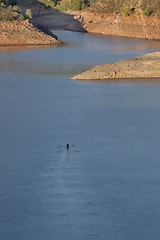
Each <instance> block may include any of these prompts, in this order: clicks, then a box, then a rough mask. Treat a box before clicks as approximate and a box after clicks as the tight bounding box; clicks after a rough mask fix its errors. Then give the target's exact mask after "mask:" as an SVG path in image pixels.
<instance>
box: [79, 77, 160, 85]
mask: <svg viewBox="0 0 160 240" xmlns="http://www.w3.org/2000/svg"><path fill="white" fill-rule="evenodd" d="M79 82H86V83H89V84H91V83H92V84H107V85H108V84H110V85H114V84H116V85H117V84H122V85H123V84H125V85H135V84H136V85H143V86H160V78H150V79H146V78H145V79H138V78H137V79H104V80H85V81H84V80H79Z"/></svg>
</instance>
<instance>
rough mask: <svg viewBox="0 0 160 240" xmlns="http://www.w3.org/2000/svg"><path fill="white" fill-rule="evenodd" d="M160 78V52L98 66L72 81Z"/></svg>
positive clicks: (73, 78)
mask: <svg viewBox="0 0 160 240" xmlns="http://www.w3.org/2000/svg"><path fill="white" fill-rule="evenodd" d="M147 78H160V52H155V53H149V54H146V55H143V56H140V57H135V58H131V59H126V60H123V61H119V62H115V63H108V64H104V65H98V66H95V67H93V68H92V69H91V70H88V71H85V72H83V73H81V74H78V75H77V76H74V77H72V78H71V79H72V80H106V79H147Z"/></svg>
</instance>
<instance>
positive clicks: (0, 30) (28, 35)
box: [0, 20, 61, 46]
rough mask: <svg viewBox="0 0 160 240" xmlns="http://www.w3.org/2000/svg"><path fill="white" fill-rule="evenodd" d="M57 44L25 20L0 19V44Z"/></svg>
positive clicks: (52, 37)
mask: <svg viewBox="0 0 160 240" xmlns="http://www.w3.org/2000/svg"><path fill="white" fill-rule="evenodd" d="M49 44H51V45H59V44H61V43H60V42H59V41H57V40H56V38H54V36H50V35H48V34H46V33H44V32H42V31H40V30H39V29H38V28H35V27H34V26H33V24H32V23H29V22H28V21H27V20H25V21H16V20H15V21H0V45H3V46H8V45H49Z"/></svg>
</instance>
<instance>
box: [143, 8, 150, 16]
mask: <svg viewBox="0 0 160 240" xmlns="http://www.w3.org/2000/svg"><path fill="white" fill-rule="evenodd" d="M150 14H151V13H150V11H149V10H145V11H144V12H143V16H145V17H149V16H150Z"/></svg>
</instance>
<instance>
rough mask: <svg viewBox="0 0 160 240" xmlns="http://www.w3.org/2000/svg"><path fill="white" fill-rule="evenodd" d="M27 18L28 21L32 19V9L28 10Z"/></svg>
mask: <svg viewBox="0 0 160 240" xmlns="http://www.w3.org/2000/svg"><path fill="white" fill-rule="evenodd" d="M25 16H26V18H28V19H32V13H31V9H26V12H25Z"/></svg>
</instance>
